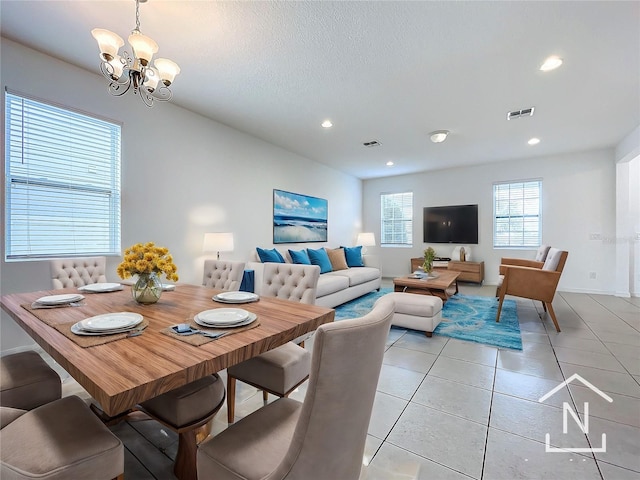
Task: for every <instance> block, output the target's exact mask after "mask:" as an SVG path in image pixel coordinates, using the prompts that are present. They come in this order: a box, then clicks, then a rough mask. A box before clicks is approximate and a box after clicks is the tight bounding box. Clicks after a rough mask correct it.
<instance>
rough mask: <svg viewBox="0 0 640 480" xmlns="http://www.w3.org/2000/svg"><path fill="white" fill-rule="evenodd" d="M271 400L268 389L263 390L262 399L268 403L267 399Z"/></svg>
mask: <svg viewBox="0 0 640 480" xmlns="http://www.w3.org/2000/svg"><path fill="white" fill-rule="evenodd" d="M268 400H269V392H267V391H266V390H263V391H262V401H263V402H265V403H267V401H268Z"/></svg>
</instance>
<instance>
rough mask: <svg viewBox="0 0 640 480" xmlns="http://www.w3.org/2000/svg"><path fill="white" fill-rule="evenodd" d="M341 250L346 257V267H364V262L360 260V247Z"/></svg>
mask: <svg viewBox="0 0 640 480" xmlns="http://www.w3.org/2000/svg"><path fill="white" fill-rule="evenodd" d="M342 248H344V256H345V257H347V265H349V267H364V261H363V260H362V245H358V246H357V247H342Z"/></svg>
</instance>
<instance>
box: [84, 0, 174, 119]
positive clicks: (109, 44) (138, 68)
mask: <svg viewBox="0 0 640 480" xmlns="http://www.w3.org/2000/svg"><path fill="white" fill-rule="evenodd" d="M142 1H143V2H145V1H146V0H142ZM91 35H93V38H95V39H96V41H97V42H98V45H99V47H100V59H101V60H102V63H101V64H100V71H101V72H102V74H103V75H104V76H105V77H106V78H107V79H108V80H110V83H109V88H108V90H109V93H111V95H115V96H121V95H124V94H125V93H127V92H128V91H129V90H130V89H131V88H132V87H133V93H137V94H139V95H140V98H141V99H142V101H143V102H144V103H145V105H147V106H148V107H151V106H152V105H153V101H154V100H157V101H159V102H166V101H168V100H171V97H172V96H173V94H172V93H171V90H169V88H168V87H169V85H171V83H173V79H174V78H175V76H176V75H177V74H179V73H180V67H178V65H176V64H175V63H174V62H172V61H171V60H168V59H166V58H157V59H156V60H155V62H154V66H153V67H152V66H151V58H152V57H153V54H154V53H156V52H157V51H158V44H157V43H156V42H155V41H153V39H151V38H149V37H147V36H146V35H143V34H142V33H141V32H140V0H136V28H135V29H134V30H133V31H132V32H131V35H129V39H128V40H129V45H131V49H132V50H133V57H132V56H131V55H130V54H129V52H127V51H126V50H125V51H123V52H122V56H120V55H119V54H118V50H119V49H120V47H122V46H123V45H124V40H122V38H120V36H119V35H117V34H115V33H113V32H111V31H109V30H104V29H102V28H94V29H93V30H91Z"/></svg>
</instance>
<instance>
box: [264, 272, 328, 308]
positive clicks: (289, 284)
mask: <svg viewBox="0 0 640 480" xmlns="http://www.w3.org/2000/svg"><path fill="white" fill-rule="evenodd" d="M319 277H320V267H318V266H317V265H297V264H292V263H265V264H264V273H263V276H262V285H260V292H259V293H260V295H262V296H265V297H277V298H282V299H284V300H291V301H294V302H300V303H306V304H309V305H313V304H314V303H315V301H316V290H317V288H318V278H319Z"/></svg>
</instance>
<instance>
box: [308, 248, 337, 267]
mask: <svg viewBox="0 0 640 480" xmlns="http://www.w3.org/2000/svg"><path fill="white" fill-rule="evenodd" d="M307 253H308V254H309V260H311V265H318V266H319V267H320V273H327V272H330V271H332V270H333V267H332V266H331V260H329V255H327V251H326V250H325V249H324V248H319V249H317V250H312V249H311V248H307Z"/></svg>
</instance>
